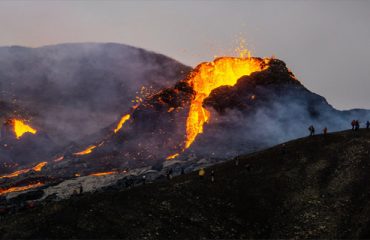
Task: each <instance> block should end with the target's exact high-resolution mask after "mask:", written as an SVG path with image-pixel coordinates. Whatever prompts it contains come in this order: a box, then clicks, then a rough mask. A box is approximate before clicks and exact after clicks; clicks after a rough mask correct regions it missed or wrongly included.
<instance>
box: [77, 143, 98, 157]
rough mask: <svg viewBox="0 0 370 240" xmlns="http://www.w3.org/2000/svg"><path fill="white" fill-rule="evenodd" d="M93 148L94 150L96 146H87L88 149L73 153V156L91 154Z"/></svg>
mask: <svg viewBox="0 0 370 240" xmlns="http://www.w3.org/2000/svg"><path fill="white" fill-rule="evenodd" d="M94 148H96V146H95V145H91V146H89V147H88V148H86V149H85V150H83V151H81V152H77V153H74V155H77V156H81V155H86V154H89V153H91V152H92V150H93V149H94Z"/></svg>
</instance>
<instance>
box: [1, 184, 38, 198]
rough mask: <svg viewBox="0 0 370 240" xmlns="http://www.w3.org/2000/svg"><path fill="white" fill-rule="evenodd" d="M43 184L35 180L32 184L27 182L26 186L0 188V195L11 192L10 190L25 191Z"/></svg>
mask: <svg viewBox="0 0 370 240" xmlns="http://www.w3.org/2000/svg"><path fill="white" fill-rule="evenodd" d="M43 185H44V184H43V183H41V182H37V183H34V184H29V185H27V186H20V187H10V188H8V189H0V195H5V194H8V193H11V192H21V191H26V190H29V189H33V188H37V187H41V186H43Z"/></svg>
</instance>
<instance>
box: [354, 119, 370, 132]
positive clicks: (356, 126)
mask: <svg viewBox="0 0 370 240" xmlns="http://www.w3.org/2000/svg"><path fill="white" fill-rule="evenodd" d="M365 125H366V129H369V128H370V121H366V124H365ZM351 126H352V130H353V131H357V130H359V129H360V121H359V120H352V122H351Z"/></svg>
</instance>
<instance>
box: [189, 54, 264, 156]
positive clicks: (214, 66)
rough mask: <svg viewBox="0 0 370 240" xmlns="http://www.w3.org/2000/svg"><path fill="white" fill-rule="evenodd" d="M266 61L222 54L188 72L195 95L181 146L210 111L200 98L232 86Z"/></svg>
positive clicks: (203, 98) (194, 136) (195, 131)
mask: <svg viewBox="0 0 370 240" xmlns="http://www.w3.org/2000/svg"><path fill="white" fill-rule="evenodd" d="M268 61H269V59H259V58H251V57H247V58H242V57H241V58H236V57H222V58H217V59H215V60H214V61H213V62H206V63H202V64H200V65H199V66H198V67H197V68H196V69H195V70H194V71H193V72H192V73H191V75H190V77H189V80H188V82H189V84H190V85H191V86H192V87H193V90H194V91H195V96H194V98H193V100H192V101H191V104H190V110H189V115H188V118H187V121H186V141H185V149H186V148H188V147H190V145H191V144H192V143H193V142H194V140H195V138H196V137H197V135H198V134H199V133H202V132H203V125H204V123H206V122H207V121H208V120H209V118H210V116H211V115H210V112H208V111H207V110H206V109H205V108H203V101H204V100H205V99H206V98H207V97H208V96H209V94H210V93H211V92H212V90H214V89H215V88H218V87H220V86H233V85H235V84H236V82H237V80H238V79H239V78H240V77H242V76H246V75H250V74H251V73H253V72H257V71H262V70H264V69H266V68H267V63H268Z"/></svg>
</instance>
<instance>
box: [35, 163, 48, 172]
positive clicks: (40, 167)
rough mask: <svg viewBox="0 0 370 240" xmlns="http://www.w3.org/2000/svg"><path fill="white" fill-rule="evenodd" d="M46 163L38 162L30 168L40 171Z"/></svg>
mask: <svg viewBox="0 0 370 240" xmlns="http://www.w3.org/2000/svg"><path fill="white" fill-rule="evenodd" d="M46 164H48V163H47V162H40V163H39V164H37V165H36V166H34V167H33V168H32V170H33V171H36V172H40V171H41V170H42V168H43V167H45V165H46Z"/></svg>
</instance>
